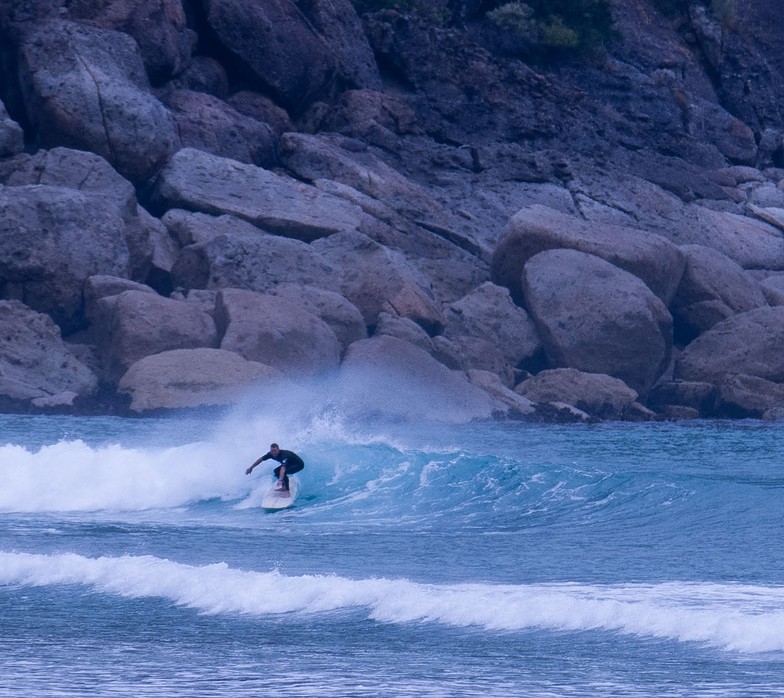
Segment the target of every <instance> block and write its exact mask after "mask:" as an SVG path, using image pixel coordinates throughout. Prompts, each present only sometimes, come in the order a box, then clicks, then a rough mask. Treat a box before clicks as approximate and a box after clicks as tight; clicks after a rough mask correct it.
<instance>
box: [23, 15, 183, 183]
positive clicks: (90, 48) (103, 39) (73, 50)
mask: <svg viewBox="0 0 784 698" xmlns="http://www.w3.org/2000/svg"><path fill="white" fill-rule="evenodd" d="M19 65H20V77H21V83H22V87H23V94H24V99H25V107H26V109H27V113H28V114H29V115H30V118H31V120H32V122H33V124H34V126H35V128H36V131H37V133H38V135H39V137H40V138H41V140H42V141H43V143H44V145H46V146H49V145H52V146H56V145H67V146H70V147H74V148H79V149H82V150H90V151H92V152H94V153H97V154H98V155H101V156H102V157H104V158H106V159H107V160H108V161H109V162H110V163H111V164H112V165H113V166H114V167H115V168H116V169H117V170H118V172H120V173H121V174H122V175H124V176H125V177H127V178H128V179H130V180H131V181H133V182H140V181H144V180H145V179H147V178H148V177H150V176H151V175H153V174H154V173H155V172H156V171H157V170H158V169H159V168H160V167H161V166H162V165H163V164H164V162H165V161H166V159H167V158H168V157H169V155H170V154H171V153H172V152H173V150H174V149H175V148H176V147H178V139H177V134H176V130H175V126H174V120H173V118H172V117H171V115H170V114H169V113H168V112H167V111H166V109H165V108H164V106H163V105H162V104H161V103H160V102H159V101H158V100H157V99H155V97H153V96H152V95H151V94H150V93H149V84H148V82H147V76H146V75H145V72H144V67H143V65H142V62H141V57H140V55H139V49H138V46H137V45H136V42H135V41H134V40H133V39H132V38H131V37H129V36H128V35H127V34H122V33H120V32H115V31H108V30H104V29H98V28H95V27H90V26H87V25H81V24H76V23H74V22H65V21H58V20H46V21H44V22H41V23H38V24H36V25H34V27H32V28H31V29H30V31H29V32H28V33H27V34H26V35H25V38H24V41H23V43H22V45H21V47H20V59H19Z"/></svg>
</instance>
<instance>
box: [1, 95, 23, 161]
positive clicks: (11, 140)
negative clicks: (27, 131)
mask: <svg viewBox="0 0 784 698" xmlns="http://www.w3.org/2000/svg"><path fill="white" fill-rule="evenodd" d="M23 150H24V131H23V130H22V127H21V126H20V125H19V124H18V123H16V121H14V120H13V119H12V118H11V117H10V116H9V115H8V112H7V111H6V109H5V104H3V102H2V101H0V158H5V157H9V156H11V155H16V154H17V153H21V152H22V151H23Z"/></svg>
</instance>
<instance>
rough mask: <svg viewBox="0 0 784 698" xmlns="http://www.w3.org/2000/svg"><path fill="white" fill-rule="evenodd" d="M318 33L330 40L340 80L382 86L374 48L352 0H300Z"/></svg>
mask: <svg viewBox="0 0 784 698" xmlns="http://www.w3.org/2000/svg"><path fill="white" fill-rule="evenodd" d="M297 6H298V7H299V8H300V9H301V10H302V12H303V13H304V14H305V15H306V16H307V18H308V19H309V20H310V22H311V24H312V25H313V26H314V27H315V29H316V30H317V31H318V33H319V34H320V35H321V36H322V37H325V38H328V39H329V47H330V50H331V53H332V55H333V56H334V58H335V62H336V64H337V65H336V68H337V71H336V72H337V75H338V77H339V78H340V80H341V82H342V83H343V84H345V85H346V86H348V87H351V88H356V89H372V90H379V89H381V87H382V82H381V75H380V74H379V72H378V66H377V65H376V59H375V56H374V55H373V50H372V49H371V48H370V44H369V43H368V40H367V37H366V36H365V32H364V29H363V28H362V20H360V18H359V16H358V15H357V11H356V10H355V9H354V5H353V4H352V3H351V0H298V2H297Z"/></svg>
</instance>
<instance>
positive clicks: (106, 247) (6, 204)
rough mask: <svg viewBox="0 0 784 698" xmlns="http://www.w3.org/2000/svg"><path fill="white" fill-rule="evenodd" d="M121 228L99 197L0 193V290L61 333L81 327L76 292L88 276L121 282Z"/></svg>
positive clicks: (124, 271) (60, 191)
mask: <svg viewBox="0 0 784 698" xmlns="http://www.w3.org/2000/svg"><path fill="white" fill-rule="evenodd" d="M124 229H125V222H124V220H123V218H122V216H121V214H120V212H119V211H118V209H117V207H115V206H112V205H107V201H106V199H105V198H104V197H101V196H99V195H93V194H87V193H83V192H79V191H76V190H73V189H65V188H62V187H51V186H43V185H31V186H20V187H0V286H2V288H3V294H4V296H5V297H6V298H9V297H10V298H24V300H25V302H26V304H27V305H29V306H30V307H31V308H34V309H35V310H38V311H41V312H46V313H48V314H49V315H51V316H52V318H54V320H55V322H57V324H58V325H60V327H61V328H62V329H63V330H64V331H65V332H66V333H68V332H72V331H75V330H77V329H80V327H81V326H82V325H83V318H82V286H83V284H84V282H85V280H86V279H87V278H88V277H90V276H93V275H94V274H111V275H113V276H120V277H127V276H128V273H129V254H128V247H127V244H126V241H125V238H124Z"/></svg>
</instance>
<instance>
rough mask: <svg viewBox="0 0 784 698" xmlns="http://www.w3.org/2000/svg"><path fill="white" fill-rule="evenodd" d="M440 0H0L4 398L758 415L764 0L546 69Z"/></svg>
mask: <svg viewBox="0 0 784 698" xmlns="http://www.w3.org/2000/svg"><path fill="white" fill-rule="evenodd" d="M442 4H443V5H444V8H445V9H449V10H450V11H451V16H452V17H453V19H454V21H453V22H452V23H450V24H446V23H445V24H441V25H435V24H433V23H428V22H427V21H425V20H423V19H422V18H420V17H417V16H416V15H415V14H413V13H410V14H406V13H403V12H401V11H398V10H384V11H377V12H371V13H367V14H365V15H363V16H362V17H360V16H359V15H358V14H357V12H356V11H355V9H354V7H353V6H352V4H351V2H349V0H299V1H298V2H291V1H289V0H258V1H257V2H252V3H249V2H247V0H242V1H240V0H105V2H102V3H92V2H66V1H65V0H37V1H36V2H27V1H26V0H7V1H6V2H5V3H4V5H3V7H2V9H0V39H2V49H1V50H0V60H1V62H0V98H2V102H0V299H1V300H0V336H2V341H1V342H0V410H2V411H10V412H45V413H48V412H59V413H96V412H103V413H114V414H142V415H143V414H149V413H158V412H160V411H161V410H164V411H166V410H177V409H192V408H200V407H211V406H225V405H229V404H232V403H233V402H234V401H236V400H238V399H240V398H241V396H244V395H248V394H252V393H253V392H254V391H268V390H282V391H284V392H285V391H287V390H291V386H292V385H295V384H296V383H297V382H298V381H310V380H328V381H330V385H331V386H332V388H333V389H335V390H337V391H338V392H340V394H341V395H342V396H343V397H344V399H345V400H346V404H347V405H351V406H352V408H353V409H355V410H357V411H358V412H359V411H362V410H364V411H365V412H372V411H374V410H376V411H377V410H381V411H382V412H385V413H388V414H390V415H392V416H394V415H397V414H402V413H403V412H402V411H401V410H400V405H401V404H406V405H407V406H409V409H410V404H411V402H412V401H416V402H417V404H420V405H422V411H421V412H420V413H416V414H419V415H420V416H421V418H423V419H424V418H427V419H431V418H438V417H439V416H440V417H441V418H444V417H446V418H448V419H450V420H458V421H469V420H472V419H492V418H514V419H543V420H556V421H592V420H597V419H628V420H649V419H689V418H696V417H730V418H744V417H753V418H760V417H762V418H770V419H778V418H781V417H782V416H784V358H782V357H784V351H782V348H784V169H782V165H784V114H782V113H781V108H780V107H779V106H778V102H781V101H782V100H781V99H780V97H781V95H782V93H783V92H784V31H780V30H781V29H784V20H782V19H781V18H780V17H779V14H780V13H778V12H777V8H776V7H775V3H773V2H758V3H756V4H755V7H754V8H752V9H749V10H748V11H747V12H745V13H744V15H743V16H742V17H737V18H735V21H734V22H733V23H732V24H722V23H720V22H719V21H718V20H717V19H716V18H715V17H712V16H711V13H710V3H707V2H706V3H702V2H692V3H686V4H685V5H686V6H685V8H684V10H683V11H682V12H681V13H679V14H677V15H671V14H665V13H663V12H661V11H660V9H659V8H658V5H659V4H660V3H656V2H655V1H654V0H633V1H630V2H621V1H620V0H618V1H617V2H612V3H611V6H612V9H613V15H614V18H615V22H616V31H617V38H616V39H615V40H613V42H612V43H611V44H609V45H608V46H607V47H606V50H605V53H603V54H602V55H601V56H596V57H594V58H592V59H591V60H590V61H579V62H578V61H564V62H561V63H559V64H557V65H552V66H547V67H546V68H545V67H543V66H532V65H528V64H526V63H525V62H523V61H522V60H520V58H519V57H518V56H514V55H508V50H507V49H506V48H504V49H503V50H502V48H501V44H502V43H503V42H499V41H498V37H497V36H495V37H494V36H493V35H492V34H491V33H488V30H487V20H486V18H484V16H483V14H482V13H481V12H480V10H479V6H480V5H481V3H472V2H456V1H455V0H444V1H443V3H442ZM782 103H784V102H782ZM336 386H339V387H336ZM371 396H372V399H371ZM425 406H426V409H425ZM408 414H411V412H410V411H409V412H408Z"/></svg>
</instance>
